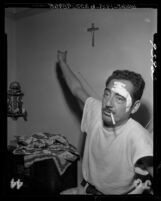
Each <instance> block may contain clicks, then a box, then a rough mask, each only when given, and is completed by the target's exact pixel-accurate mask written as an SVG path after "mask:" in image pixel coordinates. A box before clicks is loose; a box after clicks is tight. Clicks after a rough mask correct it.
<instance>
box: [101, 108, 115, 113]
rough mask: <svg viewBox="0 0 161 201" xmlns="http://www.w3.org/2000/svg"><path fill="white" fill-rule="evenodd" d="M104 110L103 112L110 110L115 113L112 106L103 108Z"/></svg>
mask: <svg viewBox="0 0 161 201" xmlns="http://www.w3.org/2000/svg"><path fill="white" fill-rule="evenodd" d="M102 111H103V112H109V113H113V114H114V111H113V110H112V109H111V108H110V107H105V108H102Z"/></svg>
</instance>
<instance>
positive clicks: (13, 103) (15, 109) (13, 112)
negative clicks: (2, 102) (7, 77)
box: [7, 81, 27, 121]
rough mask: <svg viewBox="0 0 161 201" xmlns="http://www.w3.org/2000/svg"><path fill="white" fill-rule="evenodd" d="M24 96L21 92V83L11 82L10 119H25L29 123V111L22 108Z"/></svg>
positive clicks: (9, 97)
mask: <svg viewBox="0 0 161 201" xmlns="http://www.w3.org/2000/svg"><path fill="white" fill-rule="evenodd" d="M23 95H24V94H23V93H22V92H21V86H20V84H19V82H17V81H14V82H11V83H10V86H9V90H8V93H7V106H8V111H7V116H8V117H11V118H12V119H14V120H17V118H18V117H23V118H24V120H25V121H27V111H26V110H25V109H24V108H22V105H23V101H22V97H23Z"/></svg>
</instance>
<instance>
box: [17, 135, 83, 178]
mask: <svg viewBox="0 0 161 201" xmlns="http://www.w3.org/2000/svg"><path fill="white" fill-rule="evenodd" d="M15 138H16V142H17V145H16V148H15V149H14V150H13V154H16V155H24V166H25V167H30V166H31V165H32V164H33V163H35V162H38V161H42V160H47V159H53V160H54V162H55V164H56V167H57V169H58V172H59V174H60V175H62V174H64V172H65V171H66V170H67V168H68V167H69V166H70V165H71V164H72V162H73V161H75V160H77V159H79V157H80V156H79V153H78V152H77V150H76V148H75V147H74V146H73V145H71V144H70V143H69V142H68V140H67V139H66V138H65V137H64V136H62V135H60V134H50V133H36V134H33V135H32V136H29V137H27V136H15Z"/></svg>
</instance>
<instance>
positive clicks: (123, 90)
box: [111, 81, 132, 112]
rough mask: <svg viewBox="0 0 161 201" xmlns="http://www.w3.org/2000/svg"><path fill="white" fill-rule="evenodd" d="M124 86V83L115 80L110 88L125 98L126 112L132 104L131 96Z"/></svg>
mask: <svg viewBox="0 0 161 201" xmlns="http://www.w3.org/2000/svg"><path fill="white" fill-rule="evenodd" d="M125 86H126V85H125V84H124V83H122V82H117V81H115V82H114V85H113V87H112V88H111V90H112V91H113V92H115V93H118V94H120V95H121V96H123V97H124V98H126V112H128V111H129V109H130V107H131V105H132V98H131V96H130V93H129V92H128V91H127V89H126V88H125Z"/></svg>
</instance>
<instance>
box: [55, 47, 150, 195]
mask: <svg viewBox="0 0 161 201" xmlns="http://www.w3.org/2000/svg"><path fill="white" fill-rule="evenodd" d="M66 54H67V52H60V51H58V53H57V57H58V64H59V66H60V68H61V70H62V74H63V76H64V79H65V81H66V83H67V85H68V87H69V89H70V90H71V92H72V94H73V95H74V96H75V97H76V99H77V100H78V102H79V104H80V107H81V109H82V112H83V115H82V121H81V131H82V132H85V133H86V134H87V137H86V143H85V149H84V156H83V163H82V171H83V178H84V180H83V182H82V186H80V187H79V188H75V189H72V190H69V191H65V192H64V193H62V194H88V193H89V194H97V195H99V194H108V195H109V194H130V193H131V191H132V190H133V189H134V179H135V176H136V171H135V170H136V169H140V171H142V172H143V174H145V175H147V174H148V175H151V177H153V163H152V156H153V148H152V139H151V138H150V136H149V133H148V131H147V130H146V129H145V128H143V127H142V126H141V125H140V124H139V123H138V122H136V121H135V120H133V119H132V118H131V117H130V116H131V114H134V113H135V112H136V111H137V110H138V109H139V107H140V99H141V97H142V94H143V90H144V86H145V82H144V80H143V78H142V77H141V75H140V74H137V73H135V72H131V71H128V70H124V71H120V70H116V71H114V72H113V74H112V75H111V76H110V77H109V78H108V79H107V81H106V86H105V90H104V94H103V97H102V102H101V101H100V100H96V99H95V98H92V97H91V96H90V94H88V93H87V91H86V90H85V89H84V88H83V86H82V84H81V82H80V80H79V79H78V78H77V76H76V75H75V74H74V73H73V71H72V70H71V69H70V67H69V66H68V64H67V62H66ZM90 189H92V190H90ZM144 189H150V187H149V186H148V185H146V186H145V183H143V185H142V186H141V189H139V191H137V192H138V193H142V192H143V191H144Z"/></svg>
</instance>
